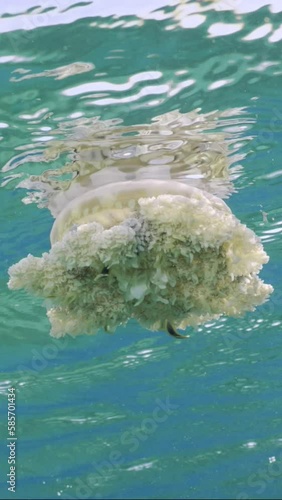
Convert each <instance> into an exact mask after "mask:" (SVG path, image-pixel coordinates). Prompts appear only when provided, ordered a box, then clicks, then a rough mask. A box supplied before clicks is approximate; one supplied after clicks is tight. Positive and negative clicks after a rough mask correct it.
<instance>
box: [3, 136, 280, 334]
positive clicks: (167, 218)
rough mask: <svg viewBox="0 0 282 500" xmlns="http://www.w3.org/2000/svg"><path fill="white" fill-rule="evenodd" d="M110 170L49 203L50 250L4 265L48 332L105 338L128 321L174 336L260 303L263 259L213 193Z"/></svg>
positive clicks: (266, 288)
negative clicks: (41, 311) (39, 302)
mask: <svg viewBox="0 0 282 500" xmlns="http://www.w3.org/2000/svg"><path fill="white" fill-rule="evenodd" d="M197 144H199V141H198V142H197ZM221 160H222V158H221ZM111 168H112V167H111V166H110V167H109V166H107V168H105V173H106V174H107V176H108V177H107V178H108V182H104V183H103V182H102V183H101V182H100V183H99V182H97V183H96V185H95V179H94V178H93V176H89V182H88V184H87V188H84V184H85V183H83V182H82V183H79V182H77V181H75V182H74V183H73V184H72V186H71V189H69V190H66V191H63V192H61V193H59V194H57V195H56V196H57V197H55V198H54V197H53V199H52V200H51V202H50V210H51V212H52V213H53V215H54V217H55V221H54V224H53V227H52V229H51V233H50V242H51V248H50V251H49V252H45V253H43V255H42V256H41V257H35V256H33V255H28V256H27V257H25V258H23V259H22V260H20V262H18V263H16V264H14V265H12V266H11V267H10V269H9V275H10V279H9V283H8V286H9V288H10V289H12V290H15V289H22V288H23V289H25V290H26V291H28V292H29V293H31V294H33V295H35V296H38V297H41V298H43V299H45V301H46V306H47V315H48V318H49V321H50V323H51V335H53V336H54V337H61V336H64V335H66V334H70V335H79V334H83V333H84V334H93V333H96V332H97V331H98V330H101V329H102V330H104V331H105V332H114V331H115V330H116V328H117V327H118V326H119V325H126V324H127V322H128V321H129V320H130V319H135V320H137V321H138V322H139V323H140V324H141V325H142V326H144V327H145V328H146V329H149V330H151V331H167V332H168V333H169V334H170V335H172V336H173V337H174V338H176V339H181V338H187V335H186V334H181V333H179V330H182V331H184V332H185V330H186V329H187V328H188V327H197V325H200V324H204V323H206V322H208V321H210V320H214V319H217V318H219V317H220V316H222V315H226V316H232V317H238V316H241V315H243V314H244V313H245V312H247V311H252V310H254V309H255V308H256V307H257V306H259V305H260V304H262V303H263V302H265V301H266V300H267V299H268V297H269V295H270V294H271V293H272V291H273V288H272V286H271V285H269V284H265V283H264V282H263V281H262V280H261V279H260V278H259V272H260V270H261V269H262V266H263V265H264V264H266V263H267V262H268V255H267V254H266V252H265V251H264V249H263V246H262V243H261V242H260V240H259V238H258V237H257V236H256V235H255V233H254V232H253V231H252V230H251V229H249V228H248V227H247V226H246V225H245V224H243V223H241V222H240V221H239V220H238V219H237V218H236V216H235V215H234V214H233V213H232V211H231V209H230V208H229V207H228V205H227V204H226V203H225V201H223V199H222V198H221V197H220V196H217V195H216V194H213V193H212V192H209V190H207V189H204V188H202V187H203V186H202V185H201V186H199V185H198V187H197V186H196V185H193V183H190V182H189V179H188V182H187V180H184V179H183V178H182V177H180V178H179V179H176V178H166V177H167V176H165V175H164V176H163V178H161V176H160V175H155V174H156V170H155V167H154V168H152V170H150V169H149V170H147V171H146V175H145V176H140V175H139V176H135V178H133V179H132V178H131V179H128V176H127V175H124V176H123V178H121V176H120V175H117V176H115V175H112V176H110V180H109V175H108V174H109V172H113V170H111ZM109 169H110V170H109ZM119 173H120V172H119ZM62 200H63V202H62Z"/></svg>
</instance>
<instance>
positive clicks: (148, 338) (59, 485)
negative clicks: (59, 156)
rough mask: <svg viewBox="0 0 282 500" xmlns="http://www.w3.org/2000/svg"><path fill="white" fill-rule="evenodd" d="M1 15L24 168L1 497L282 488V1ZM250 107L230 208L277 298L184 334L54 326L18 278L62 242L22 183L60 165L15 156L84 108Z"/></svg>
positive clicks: (9, 251)
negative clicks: (57, 333)
mask: <svg viewBox="0 0 282 500" xmlns="http://www.w3.org/2000/svg"><path fill="white" fill-rule="evenodd" d="M0 13H1V17H0V33H1V34H0V40H1V43H0V82H1V85H0V127H1V128H0V139H1V140H0V159H1V168H2V167H4V166H5V165H7V164H10V165H11V169H10V170H9V171H6V172H4V173H3V177H2V180H1V182H2V188H1V191H0V204H1V205H0V218H1V223H0V231H1V247H0V252H1V260H0V263H1V268H0V272H1V276H0V278H1V288H0V293H1V303H0V341H1V350H0V359H1V381H0V391H1V422H0V428H1V434H0V464H1V467H0V471H1V472H0V498H20V499H23V498H29V499H48V498H50V499H55V498H74V499H87V498H90V499H94V498H113V499H122V498H123V499H129V498H148V499H154V498H164V499H171V498H183V499H185V498H199V499H200V498H212V499H213V498H219V499H220V498H222V499H223V498H277V499H279V498H281V494H282V331H281V316H282V313H281V310H282V286H281V262H282V260H281V259H282V258H281V231H282V203H281V200H282V184H281V178H282V177H281V176H282V167H281V158H282V97H281V88H282V58H281V54H282V52H281V51H282V45H281V44H282V33H281V23H282V6H281V5H280V2H279V1H278V2H275V1H274V0H273V1H270V0H269V1H264V0H262V1H258V0H257V1H251V0H250V1H248V2H239V1H235V0H234V1H233V0H226V1H223V0H222V1H220V0H218V1H216V0H215V1H213V2H204V1H203V2H197V3H196V2H187V3H185V2H182V3H179V4H177V2H175V1H171V2H168V3H167V4H166V2H165V0H163V1H161V0H159V1H157V0H151V1H150V0H144V1H143V2H139V1H138V2H129V1H125V0H122V1H121V2H114V1H112V2H110V1H109V0H105V1H103V2H99V1H98V2H97V1H91V0H90V1H88V2H80V3H75V2H73V1H72V0H50V2H48V4H47V3H46V4H44V5H43V6H42V7H39V6H38V3H36V2H35V1H34V0H29V1H28V0H25V1H23V2H22V1H21V2H20V1H17V0H11V2H3V3H2V4H1V6H0ZM75 63H80V64H81V66H78V65H76V64H75ZM64 66H68V67H69V68H71V69H72V70H70V72H69V73H68V74H66V73H64V70H57V69H58V68H62V67H64ZM77 68H83V71H79V70H78V69H77ZM62 71H63V76H62ZM140 74H142V75H143V76H142V75H141V76H142V77H140ZM136 76H137V77H136ZM189 79H190V80H193V82H192V83H191V82H188V83H187V80H189ZM182 82H184V83H183V84H182V85H181V83H182ZM94 84H95V85H94ZM81 85H84V86H85V87H84V88H83V89H84V90H83V92H82V91H81V90H80V92H78V93H76V92H75V91H74V89H77V88H78V89H81V87H80V86H81ZM173 89H176V90H175V92H172V90H173ZM238 107H239V108H241V107H244V108H245V109H246V113H247V116H248V117H249V118H250V124H249V126H248V127H246V131H244V128H242V133H241V138H242V141H243V140H244V135H245V136H252V140H251V141H249V142H246V145H245V146H244V145H243V151H244V156H245V157H244V158H243V159H242V161H241V164H242V166H243V170H242V171H241V175H240V176H239V177H238V178H237V179H236V180H235V181H234V183H235V188H236V193H234V194H233V195H232V196H231V197H230V198H229V199H228V200H227V203H228V205H229V206H230V207H231V209H232V211H233V212H234V214H235V215H236V216H237V217H238V218H239V219H240V220H241V221H242V222H243V223H245V224H247V226H248V227H250V228H251V229H253V230H254V231H255V232H256V234H257V235H258V236H260V237H262V241H263V244H264V247H265V250H266V251H267V253H268V254H269V256H270V261H269V263H268V264H267V265H265V266H264V269H263V271H262V273H261V277H262V278H263V279H264V280H265V282H266V283H271V284H272V285H273V287H274V289H275V290H274V293H273V294H272V296H271V299H270V301H269V302H267V303H266V304H265V305H263V306H261V307H259V308H257V310H256V311H255V312H251V313H248V314H247V315H246V316H244V317H243V318H236V319H234V318H224V317H223V318H221V319H220V320H218V321H214V322H210V323H208V324H206V325H204V326H202V327H201V328H199V329H198V330H195V331H193V330H191V332H189V333H190V335H191V336H190V338H189V340H187V341H178V340H175V339H173V338H171V337H170V336H168V335H167V334H165V333H164V332H149V331H146V330H144V329H142V328H141V327H140V326H139V325H138V324H137V323H134V322H132V323H131V322H130V323H129V324H128V325H127V326H126V327H125V328H118V329H117V331H116V332H115V334H114V335H106V334H104V333H103V332H100V333H99V334H98V335H96V336H80V337H77V338H71V337H66V338H64V339H61V340H55V339H53V338H52V337H50V336H49V332H50V325H49V322H48V319H47V318H46V311H45V308H44V306H43V304H42V301H41V300H40V299H37V298H33V297H31V296H30V295H27V294H26V293H25V292H12V291H9V290H8V288H7V281H8V273H7V271H8V268H9V266H10V265H12V264H13V263H15V262H17V261H19V260H20V259H21V258H23V257H25V256H26V255H27V254H28V253H32V254H33V255H39V256H40V255H41V254H42V252H44V251H48V249H49V246H50V244H49V233H50V229H51V226H52V222H53V219H52V217H51V215H50V213H49V211H48V210H47V209H46V208H45V209H44V208H42V209H39V208H38V207H37V206H36V204H35V203H23V202H22V199H23V198H24V197H25V195H26V191H25V189H24V188H16V186H17V184H18V183H19V181H20V180H21V179H23V178H24V176H25V175H26V176H27V175H30V174H33V173H36V174H37V173H40V172H42V171H43V170H44V169H46V168H48V165H47V166H46V165H45V166H44V168H43V167H42V164H40V162H36V161H30V159H29V160H27V161H25V162H22V163H21V165H20V168H19V169H18V168H16V166H17V165H16V164H14V165H13V161H14V162H16V160H13V159H15V158H19V156H20V155H21V154H23V156H24V155H25V154H26V152H27V151H28V147H27V146H28V145H29V147H30V149H32V150H36V148H37V147H38V149H40V148H41V147H42V144H46V141H47V140H48V135H50V131H51V132H52V130H53V129H57V128H58V123H60V122H62V123H63V122H71V121H72V120H74V121H75V120H76V119H77V118H79V117H81V116H83V117H86V118H91V117H94V116H100V117H101V120H108V119H113V118H114V119H116V118H119V119H121V120H123V123H124V124H126V125H134V124H146V123H150V121H151V119H152V118H154V117H155V116H157V115H161V114H163V113H167V112H169V111H172V110H176V109H178V110H179V111H180V112H181V113H187V112H189V111H192V110H194V109H196V108H201V112H202V113H207V112H209V111H213V110H219V111H224V110H226V109H232V108H238ZM46 137H47V138H46ZM60 139H61V140H63V139H64V130H63V131H61V135H60ZM9 175H10V177H9ZM17 175H18V177H17ZM20 176H22V177H20ZM266 214H267V215H266ZM11 387H14V388H15V390H16V437H17V445H16V475H17V479H16V492H15V493H13V492H11V491H8V487H9V485H8V484H7V473H8V471H9V465H8V463H7V462H8V455H9V448H8V447H7V444H8V442H9V441H7V437H8V428H7V406H8V401H7V394H8V388H11Z"/></svg>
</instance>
